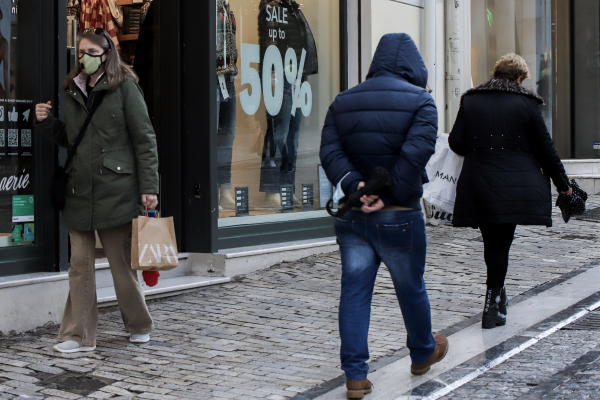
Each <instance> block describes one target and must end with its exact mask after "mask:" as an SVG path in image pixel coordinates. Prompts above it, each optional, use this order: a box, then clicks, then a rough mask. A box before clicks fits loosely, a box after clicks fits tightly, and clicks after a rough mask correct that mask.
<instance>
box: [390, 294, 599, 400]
mask: <svg viewBox="0 0 600 400" xmlns="http://www.w3.org/2000/svg"><path fill="white" fill-rule="evenodd" d="M599 307H600V301H599V302H598V303H596V304H594V305H592V306H591V307H588V308H586V309H584V310H581V311H580V312H578V313H577V314H574V315H572V316H570V317H569V318H567V319H565V320H563V321H561V322H559V323H558V324H556V325H554V326H553V327H552V328H550V329H548V330H546V331H544V332H542V333H540V334H539V335H537V336H536V337H534V338H533V339H529V340H528V341H526V342H525V343H523V344H521V345H520V346H518V347H516V348H514V349H512V350H511V351H509V352H508V353H505V354H503V355H501V356H500V357H498V358H495V359H494V360H492V361H490V362H488V363H486V364H485V365H484V366H482V367H479V368H478V369H476V370H475V371H473V372H471V373H470V374H468V375H465V376H464V377H462V378H460V379H459V380H457V381H455V382H453V383H451V384H450V385H447V386H446V387H444V388H442V389H440V390H438V391H437V392H434V393H432V394H430V395H429V396H427V397H424V398H423V399H422V400H437V399H439V398H440V397H443V396H445V395H447V394H449V393H451V392H452V391H454V390H456V389H458V388H459V387H461V386H463V385H465V384H467V383H469V382H471V381H472V380H473V379H475V378H477V377H479V376H481V375H483V374H484V373H486V372H487V371H489V370H490V369H492V368H494V367H496V366H498V365H500V364H502V363H503V362H504V361H506V360H508V359H509V358H511V357H513V356H515V355H517V354H519V353H520V352H522V351H523V350H525V349H527V348H529V347H531V346H533V345H534V344H536V343H537V342H539V341H540V340H542V339H545V338H547V337H548V336H550V335H552V334H553V333H555V332H557V331H559V330H560V329H561V328H563V327H565V326H566V325H569V324H570V323H571V322H574V321H576V320H578V319H579V318H581V317H583V316H584V315H586V314H588V313H590V312H591V311H594V310H595V309H597V308H599ZM401 398H402V397H398V398H396V400H399V399H401Z"/></svg>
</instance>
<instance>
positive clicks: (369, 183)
mask: <svg viewBox="0 0 600 400" xmlns="http://www.w3.org/2000/svg"><path fill="white" fill-rule="evenodd" d="M393 192H394V179H393V177H392V174H390V173H389V172H388V170H387V169H385V168H383V167H377V168H375V169H374V170H373V171H371V174H369V176H368V177H367V179H366V180H365V186H363V187H362V188H361V189H358V190H357V191H356V192H354V193H352V194H351V195H350V196H348V197H346V201H345V202H344V206H343V207H342V208H340V209H339V210H338V212H337V213H334V212H333V211H331V204H332V203H333V199H329V201H327V206H326V208H327V212H328V213H329V215H331V216H332V217H337V218H341V217H343V216H344V215H346V213H347V212H348V211H350V210H352V209H353V208H355V207H362V205H363V203H362V202H361V201H360V199H361V198H362V197H363V196H365V195H366V196H374V195H378V196H380V197H381V196H390V195H392V194H393Z"/></svg>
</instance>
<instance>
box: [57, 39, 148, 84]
mask: <svg viewBox="0 0 600 400" xmlns="http://www.w3.org/2000/svg"><path fill="white" fill-rule="evenodd" d="M107 35H108V34H107ZM83 39H87V40H89V41H90V42H92V43H93V44H95V45H97V46H100V47H102V48H103V49H104V51H106V52H107V53H106V62H105V63H104V68H105V71H106V76H107V77H108V91H109V92H112V91H115V90H117V88H118V87H119V86H121V84H122V83H123V82H125V81H126V80H127V79H129V78H133V79H135V81H136V82H137V81H139V79H138V77H137V75H136V74H135V72H133V69H131V68H130V67H129V66H128V65H127V64H125V62H124V61H123V60H122V59H121V56H120V55H119V51H118V50H117V47H116V46H115V44H114V43H112V44H110V43H108V40H107V38H106V37H105V36H104V35H96V34H95V33H93V32H86V33H84V34H80V35H79V37H78V38H77V53H76V54H77V56H79V43H81V41H82V40H83ZM81 72H82V71H81V67H80V66H79V63H78V62H77V63H76V65H75V68H73V70H72V71H71V72H70V73H69V75H67V79H65V83H64V84H63V90H65V91H67V90H69V89H70V87H71V84H72V83H73V80H74V79H75V78H76V77H77V76H79V74H80V73H81Z"/></svg>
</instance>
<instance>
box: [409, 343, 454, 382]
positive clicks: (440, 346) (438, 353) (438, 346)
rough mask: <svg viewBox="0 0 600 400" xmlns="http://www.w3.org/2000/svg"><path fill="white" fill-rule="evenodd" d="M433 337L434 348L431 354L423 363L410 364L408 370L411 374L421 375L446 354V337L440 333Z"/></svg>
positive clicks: (447, 347)
mask: <svg viewBox="0 0 600 400" xmlns="http://www.w3.org/2000/svg"><path fill="white" fill-rule="evenodd" d="M433 339H434V340H435V350H434V351H433V354H432V355H430V356H429V358H428V359H427V360H425V362H424V363H423V364H419V365H414V364H412V365H411V366H410V372H411V373H412V374H413V375H423V374H424V373H426V372H427V371H429V370H430V369H431V366H432V365H433V364H435V363H438V362H440V361H442V360H443V359H444V357H446V354H448V349H449V348H450V345H449V344H448V339H446V337H445V336H442V335H437V336H435V337H434V338H433Z"/></svg>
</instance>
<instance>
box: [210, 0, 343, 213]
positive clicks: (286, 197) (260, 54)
mask: <svg viewBox="0 0 600 400" xmlns="http://www.w3.org/2000/svg"><path fill="white" fill-rule="evenodd" d="M216 1H217V68H216V79H217V82H218V85H217V93H216V96H217V104H218V131H217V164H218V171H217V172H218V173H217V183H218V188H219V211H220V213H219V214H220V217H221V218H227V217H236V216H237V217H242V216H250V217H255V216H258V215H271V214H281V213H290V212H298V213H299V212H310V211H318V210H320V209H321V207H320V203H321V202H320V201H318V199H319V196H320V189H321V185H320V182H319V169H318V166H319V154H318V153H319V144H320V139H321V129H322V127H323V122H324V120H325V116H326V113H327V110H328V107H329V105H330V104H331V102H332V101H333V99H334V98H335V96H336V95H337V94H338V93H339V90H340V88H339V82H340V79H339V69H340V64H339V40H340V39H339V2H334V1H326V2H324V1H318V0H305V1H303V2H302V4H300V3H297V2H296V1H294V0H229V1H228V0H216ZM315 197H316V199H317V201H315ZM307 217H310V215H307ZM232 222H233V221H232ZM233 223H234V224H235V222H233Z"/></svg>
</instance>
